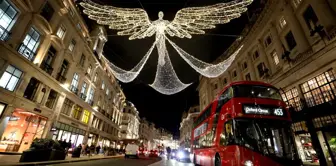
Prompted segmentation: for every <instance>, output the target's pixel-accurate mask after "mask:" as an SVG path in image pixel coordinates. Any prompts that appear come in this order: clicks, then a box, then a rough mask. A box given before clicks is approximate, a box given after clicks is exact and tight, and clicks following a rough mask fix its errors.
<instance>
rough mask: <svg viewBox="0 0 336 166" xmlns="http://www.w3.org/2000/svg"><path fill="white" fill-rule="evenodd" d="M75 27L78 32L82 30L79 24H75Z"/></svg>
mask: <svg viewBox="0 0 336 166" xmlns="http://www.w3.org/2000/svg"><path fill="white" fill-rule="evenodd" d="M76 27H77V29H78V30H80V31H81V30H82V26H81V25H80V24H79V23H77V25H76Z"/></svg>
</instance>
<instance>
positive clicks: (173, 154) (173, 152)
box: [170, 149, 177, 159]
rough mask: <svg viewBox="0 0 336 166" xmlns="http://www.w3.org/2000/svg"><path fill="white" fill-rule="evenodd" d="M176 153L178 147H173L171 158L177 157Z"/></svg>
mask: <svg viewBox="0 0 336 166" xmlns="http://www.w3.org/2000/svg"><path fill="white" fill-rule="evenodd" d="M176 153H177V150H176V149H173V150H172V151H171V153H170V158H171V159H175V158H176Z"/></svg>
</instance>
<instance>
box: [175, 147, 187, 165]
mask: <svg viewBox="0 0 336 166" xmlns="http://www.w3.org/2000/svg"><path fill="white" fill-rule="evenodd" d="M175 158H176V160H177V161H187V162H189V161H190V153H189V151H187V150H178V151H177V153H176V157H175Z"/></svg>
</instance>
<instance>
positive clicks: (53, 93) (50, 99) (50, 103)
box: [45, 89, 57, 109]
mask: <svg viewBox="0 0 336 166" xmlns="http://www.w3.org/2000/svg"><path fill="white" fill-rule="evenodd" d="M56 99H57V92H56V91H54V90H53V89H51V90H50V93H49V96H48V98H47V102H46V104H45V106H46V107H48V108H50V109H53V108H54V105H55V103H56Z"/></svg>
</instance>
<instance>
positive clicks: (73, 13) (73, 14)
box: [69, 8, 75, 17]
mask: <svg viewBox="0 0 336 166" xmlns="http://www.w3.org/2000/svg"><path fill="white" fill-rule="evenodd" d="M69 13H70V16H71V17H74V16H75V11H74V10H73V9H72V8H69Z"/></svg>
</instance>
